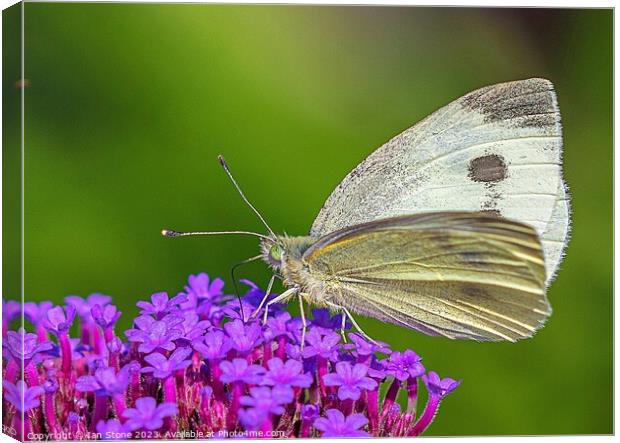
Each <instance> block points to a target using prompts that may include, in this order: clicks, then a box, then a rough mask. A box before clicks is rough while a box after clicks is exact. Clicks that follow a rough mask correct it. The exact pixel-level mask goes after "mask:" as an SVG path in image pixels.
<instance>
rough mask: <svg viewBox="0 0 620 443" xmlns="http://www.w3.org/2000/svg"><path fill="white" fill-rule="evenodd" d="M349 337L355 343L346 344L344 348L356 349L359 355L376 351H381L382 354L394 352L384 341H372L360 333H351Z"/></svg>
mask: <svg viewBox="0 0 620 443" xmlns="http://www.w3.org/2000/svg"><path fill="white" fill-rule="evenodd" d="M349 339H351V341H352V342H353V343H350V344H346V345H344V348H345V349H350V350H354V351H355V352H356V353H357V355H360V356H366V355H372V354H374V353H375V352H380V353H382V354H389V353H391V352H392V351H391V350H390V348H389V346H388V345H387V344H385V343H383V342H376V343H373V342H370V341H368V340H366V339H365V338H363V337H362V336H361V335H359V334H355V333H351V334H349Z"/></svg>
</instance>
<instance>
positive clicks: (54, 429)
mask: <svg viewBox="0 0 620 443" xmlns="http://www.w3.org/2000/svg"><path fill="white" fill-rule="evenodd" d="M43 403H44V405H43V409H44V413H45V425H46V426H47V428H48V430H49V432H50V433H52V434H58V433H60V431H61V430H60V427H59V426H58V419H57V418H56V402H55V393H54V392H47V393H45V397H44V399H43Z"/></svg>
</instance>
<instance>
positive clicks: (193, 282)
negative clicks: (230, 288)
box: [185, 272, 224, 300]
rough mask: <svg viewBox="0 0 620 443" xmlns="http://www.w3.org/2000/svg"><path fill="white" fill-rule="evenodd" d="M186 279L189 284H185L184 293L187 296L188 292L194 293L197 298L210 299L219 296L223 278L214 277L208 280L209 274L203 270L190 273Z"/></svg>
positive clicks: (222, 286)
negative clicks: (193, 273)
mask: <svg viewBox="0 0 620 443" xmlns="http://www.w3.org/2000/svg"><path fill="white" fill-rule="evenodd" d="M188 281H189V284H188V285H187V286H185V293H186V294H187V295H188V296H189V295H190V294H192V295H195V296H196V298H198V299H201V298H205V299H207V300H212V299H214V298H216V297H219V296H221V295H222V290H223V289H224V280H222V279H220V278H216V279H214V280H213V281H212V282H209V276H208V275H207V274H206V273H204V272H202V273H200V274H198V275H190V276H189V279H188Z"/></svg>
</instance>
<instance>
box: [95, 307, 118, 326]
mask: <svg viewBox="0 0 620 443" xmlns="http://www.w3.org/2000/svg"><path fill="white" fill-rule="evenodd" d="M90 313H91V315H92V316H93V319H94V320H95V323H97V324H98V325H99V326H101V327H102V328H109V327H112V326H114V325H115V324H116V322H117V320H118V319H119V317H120V316H121V314H122V312H121V311H119V310H117V309H116V306H114V305H109V304H108V305H105V306H104V307H102V306H101V305H98V304H97V305H95V306H93V307H92V308H91V310H90Z"/></svg>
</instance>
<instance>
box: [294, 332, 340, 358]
mask: <svg viewBox="0 0 620 443" xmlns="http://www.w3.org/2000/svg"><path fill="white" fill-rule="evenodd" d="M339 342H340V335H338V334H336V333H335V332H333V331H330V332H327V333H326V334H325V335H323V334H322V333H321V332H320V330H319V329H315V328H313V329H310V331H309V332H308V334H307V335H306V343H307V344H308V346H306V347H305V348H304V350H303V356H304V357H305V358H310V357H314V356H319V357H323V358H327V359H330V360H336V358H337V354H338V348H339Z"/></svg>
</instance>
